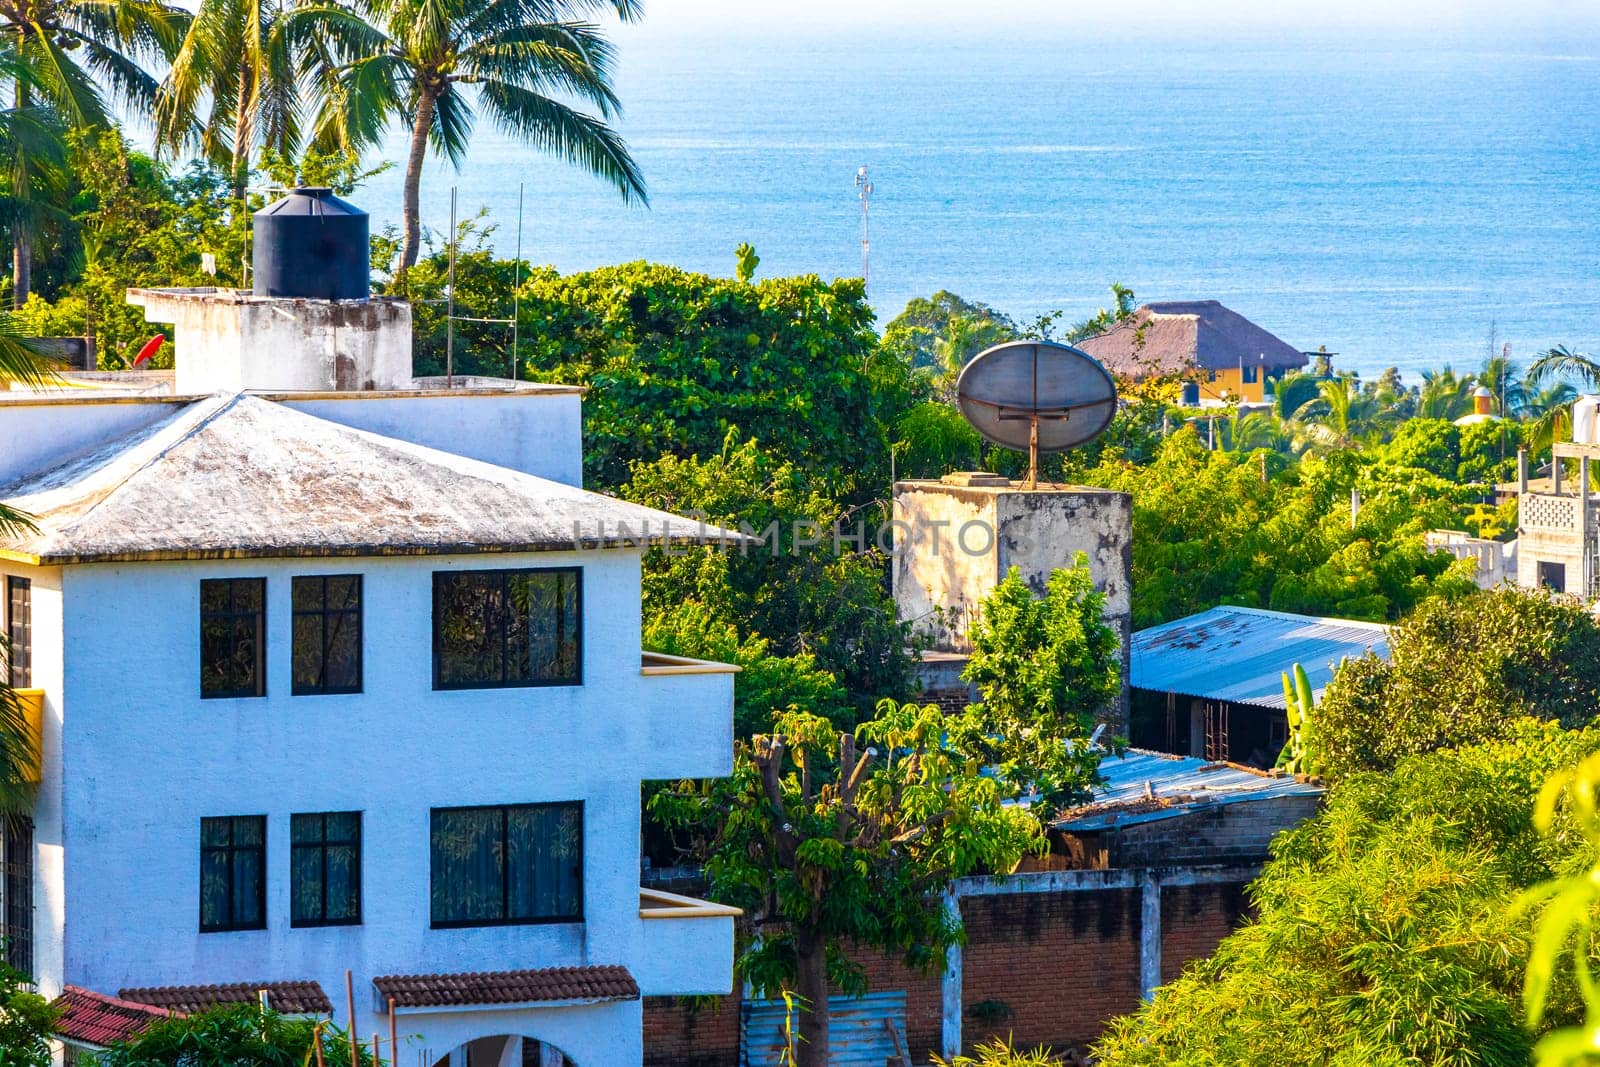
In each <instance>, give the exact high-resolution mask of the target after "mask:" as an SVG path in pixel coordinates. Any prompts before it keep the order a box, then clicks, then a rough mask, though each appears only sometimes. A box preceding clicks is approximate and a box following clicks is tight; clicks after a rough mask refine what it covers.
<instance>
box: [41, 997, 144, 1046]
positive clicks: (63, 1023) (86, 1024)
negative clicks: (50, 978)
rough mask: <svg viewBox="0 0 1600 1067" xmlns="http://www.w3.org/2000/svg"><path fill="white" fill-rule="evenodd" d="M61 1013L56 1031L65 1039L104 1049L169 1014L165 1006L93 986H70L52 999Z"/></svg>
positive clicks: (140, 1031) (142, 1031) (132, 1035)
mask: <svg viewBox="0 0 1600 1067" xmlns="http://www.w3.org/2000/svg"><path fill="white" fill-rule="evenodd" d="M54 1006H55V1008H56V1009H57V1010H58V1011H60V1012H61V1015H60V1018H58V1019H57V1020H56V1033H57V1034H58V1035H60V1036H61V1037H63V1038H66V1039H67V1040H68V1041H76V1042H78V1043H79V1044H84V1045H95V1046H97V1047H99V1048H104V1047H106V1046H107V1045H114V1044H116V1043H117V1042H119V1041H126V1040H128V1039H129V1038H131V1037H134V1036H136V1035H138V1034H142V1033H144V1031H145V1030H146V1029H148V1028H149V1027H150V1025H151V1024H152V1023H155V1022H157V1021H159V1020H161V1019H165V1018H167V1017H168V1016H169V1015H171V1014H172V1013H171V1012H170V1011H167V1010H166V1009H165V1008H152V1007H150V1006H149V1005H148V1004H135V1003H133V1002H132V1001H127V1000H118V999H117V998H116V997H108V996H106V995H105V994H103V993H96V992H94V991H93V990H92V989H84V988H82V987H81V986H75V985H69V986H67V987H65V989H63V990H62V993H61V995H60V996H59V997H57V998H56V1000H55V1005H54Z"/></svg>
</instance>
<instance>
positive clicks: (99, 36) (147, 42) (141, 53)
mask: <svg viewBox="0 0 1600 1067" xmlns="http://www.w3.org/2000/svg"><path fill="white" fill-rule="evenodd" d="M188 21H189V15H188V13H187V12H186V11H184V10H183V9H182V8H180V7H177V6H175V5H171V4H167V3H163V2H162V0H0V40H5V41H7V42H9V43H10V45H11V47H12V49H13V50H14V54H15V62H16V63H17V64H20V66H21V67H23V68H25V69H26V71H27V72H28V73H27V76H26V77H22V76H15V75H14V74H13V75H12V76H11V79H10V80H11V83H12V87H13V89H14V99H15V104H16V106H17V107H18V108H27V107H30V106H32V105H33V104H34V101H35V97H37V100H38V103H39V104H40V105H42V106H43V107H45V108H48V109H49V110H51V111H53V112H55V113H56V115H58V116H60V118H61V120H62V121H63V122H64V123H65V124H66V125H68V126H72V127H95V128H98V127H104V126H108V125H110V121H111V120H110V114H109V112H108V109H107V101H106V99H105V97H104V96H103V95H102V93H101V89H100V87H101V86H102V85H104V86H107V87H108V88H109V89H110V90H111V95H112V99H113V100H114V101H115V102H117V103H121V104H124V105H128V106H131V107H133V108H136V109H138V110H140V111H141V112H144V113H148V112H149V110H150V109H152V108H153V107H154V106H155V97H156V81H155V79H154V78H153V77H151V76H150V74H149V73H148V72H147V71H146V70H145V69H144V67H143V66H141V65H140V64H141V63H142V62H145V61H149V60H157V61H163V62H164V61H166V60H169V59H170V58H171V57H172V54H173V51H174V49H175V48H176V46H177V43H178V40H179V39H180V38H181V37H182V35H183V30H184V28H185V27H186V26H187V24H188ZM80 52H81V53H82V55H81V57H80V56H78V55H77V53H80ZM12 244H13V249H12V278H13V282H12V284H13V288H14V290H15V293H14V295H15V299H16V301H17V302H18V303H21V302H22V301H24V300H26V299H27V297H28V292H29V290H30V289H31V288H32V276H31V275H32V259H33V230H32V229H31V228H30V226H28V225H27V224H26V223H23V224H21V225H17V226H16V227H15V228H14V234H13V240H12Z"/></svg>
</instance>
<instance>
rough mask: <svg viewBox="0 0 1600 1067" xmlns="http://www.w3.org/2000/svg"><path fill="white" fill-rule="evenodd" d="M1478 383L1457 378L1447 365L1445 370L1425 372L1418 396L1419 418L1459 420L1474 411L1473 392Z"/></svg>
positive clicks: (1468, 379) (1469, 379) (1468, 378)
mask: <svg viewBox="0 0 1600 1067" xmlns="http://www.w3.org/2000/svg"><path fill="white" fill-rule="evenodd" d="M1475 388H1477V383H1476V381H1475V380H1474V379H1473V378H1472V377H1470V376H1466V377H1460V378H1458V377H1456V372H1455V371H1453V370H1451V369H1450V367H1449V366H1448V365H1447V366H1445V368H1444V369H1443V370H1438V371H1423V372H1422V390H1421V392H1420V393H1419V394H1418V396H1417V417H1418V418H1423V419H1459V418H1460V417H1461V416H1463V415H1465V414H1467V413H1468V412H1470V411H1471V410H1472V390H1473V389H1475Z"/></svg>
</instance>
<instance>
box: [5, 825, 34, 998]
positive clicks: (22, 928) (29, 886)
mask: <svg viewBox="0 0 1600 1067" xmlns="http://www.w3.org/2000/svg"><path fill="white" fill-rule="evenodd" d="M0 949H3V955H0V959H3V960H4V961H5V962H6V963H7V964H9V965H10V966H12V967H13V968H15V969H16V970H19V971H21V972H22V973H23V974H26V975H29V976H32V974H33V820H31V819H29V818H27V817H26V816H22V815H16V816H8V817H4V818H0Z"/></svg>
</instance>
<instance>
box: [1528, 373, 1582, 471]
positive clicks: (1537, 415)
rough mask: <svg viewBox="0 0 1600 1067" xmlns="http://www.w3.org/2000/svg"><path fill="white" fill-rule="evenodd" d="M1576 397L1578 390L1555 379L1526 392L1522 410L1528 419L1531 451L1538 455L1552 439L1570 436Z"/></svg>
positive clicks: (1562, 438) (1556, 439)
mask: <svg viewBox="0 0 1600 1067" xmlns="http://www.w3.org/2000/svg"><path fill="white" fill-rule="evenodd" d="M1576 399H1578V391H1577V390H1576V389H1574V388H1573V387H1572V386H1571V385H1569V384H1568V383H1566V382H1555V383H1553V384H1551V385H1548V386H1546V387H1544V388H1543V389H1537V390H1531V391H1529V392H1528V393H1527V395H1526V400H1525V402H1524V404H1523V409H1522V413H1523V414H1524V415H1526V416H1527V417H1528V418H1529V419H1530V420H1531V421H1530V422H1529V423H1528V432H1527V442H1526V443H1527V446H1528V450H1529V451H1530V452H1531V453H1532V454H1533V455H1536V456H1537V455H1540V454H1542V453H1543V452H1545V451H1546V450H1548V449H1549V448H1550V446H1551V445H1552V444H1554V443H1555V442H1557V441H1565V440H1567V439H1568V438H1570V437H1571V436H1572V402H1573V401H1574V400H1576Z"/></svg>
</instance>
